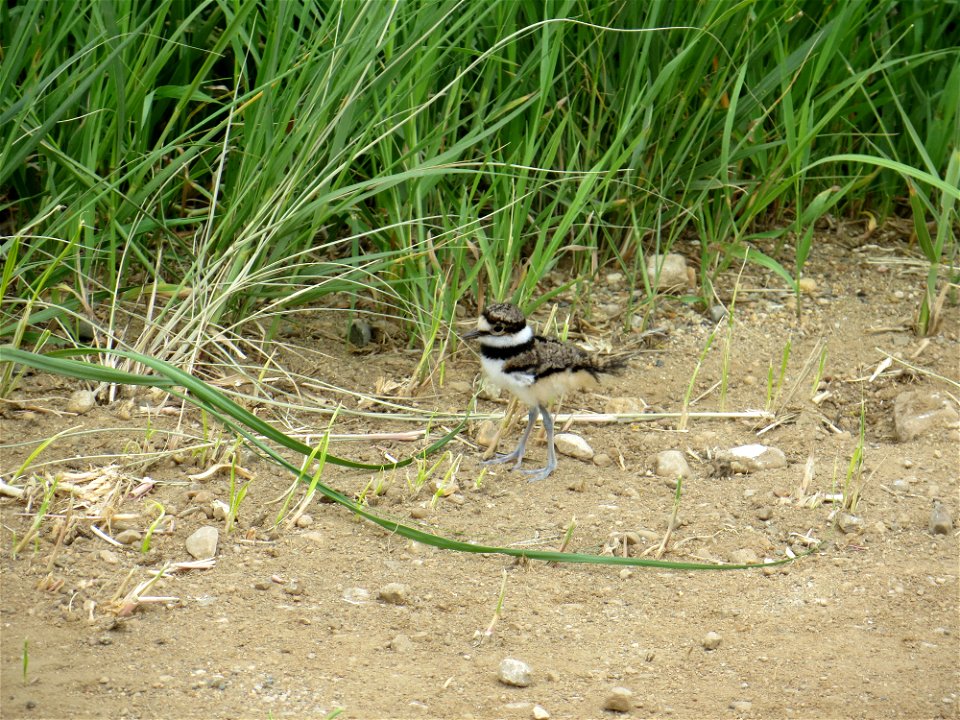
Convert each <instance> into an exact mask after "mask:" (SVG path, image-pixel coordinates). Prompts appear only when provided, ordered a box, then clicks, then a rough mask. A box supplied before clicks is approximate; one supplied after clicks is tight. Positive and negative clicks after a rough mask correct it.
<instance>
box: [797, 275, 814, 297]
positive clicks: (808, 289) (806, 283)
mask: <svg viewBox="0 0 960 720" xmlns="http://www.w3.org/2000/svg"><path fill="white" fill-rule="evenodd" d="M797 285H798V286H799V288H800V292H802V293H804V294H805V295H812V294H813V293H814V292H816V290H817V281H816V280H814V279H813V278H809V277H805V278H800V281H799V282H798V283H797Z"/></svg>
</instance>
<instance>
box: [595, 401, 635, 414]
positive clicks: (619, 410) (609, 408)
mask: <svg viewBox="0 0 960 720" xmlns="http://www.w3.org/2000/svg"><path fill="white" fill-rule="evenodd" d="M603 411H604V412H605V413H609V414H611V415H624V414H627V413H641V412H643V403H642V402H641V401H640V400H637V398H632V397H615V398H610V399H609V400H607V404H606V405H604V407H603Z"/></svg>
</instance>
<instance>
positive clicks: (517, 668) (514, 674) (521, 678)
mask: <svg viewBox="0 0 960 720" xmlns="http://www.w3.org/2000/svg"><path fill="white" fill-rule="evenodd" d="M497 679H498V680H499V681H500V682H502V683H503V684H504V685H513V686H514V687H527V686H528V685H530V682H531V671H530V666H529V665H527V664H526V663H525V662H523V661H521V660H515V659H514V658H504V659H503V660H501V661H500V670H499V671H498V672H497Z"/></svg>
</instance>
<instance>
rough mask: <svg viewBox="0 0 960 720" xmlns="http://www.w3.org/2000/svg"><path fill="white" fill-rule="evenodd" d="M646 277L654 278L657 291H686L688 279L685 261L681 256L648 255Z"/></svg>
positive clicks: (673, 254) (674, 254)
mask: <svg viewBox="0 0 960 720" xmlns="http://www.w3.org/2000/svg"><path fill="white" fill-rule="evenodd" d="M647 275H649V276H650V277H651V278H656V281H657V290H659V291H661V292H675V293H680V292H683V291H684V290H686V289H687V287H688V285H689V283H690V278H689V275H688V273H687V260H686V258H685V257H684V256H683V255H677V254H676V253H670V254H669V255H650V256H649V257H648V259H647Z"/></svg>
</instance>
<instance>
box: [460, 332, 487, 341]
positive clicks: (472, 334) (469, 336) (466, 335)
mask: <svg viewBox="0 0 960 720" xmlns="http://www.w3.org/2000/svg"><path fill="white" fill-rule="evenodd" d="M485 334H486V333H484V332H483V330H471V331H470V332H468V333H464V334H463V339H464V340H473V338H478V337H480V336H481V335H485Z"/></svg>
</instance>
